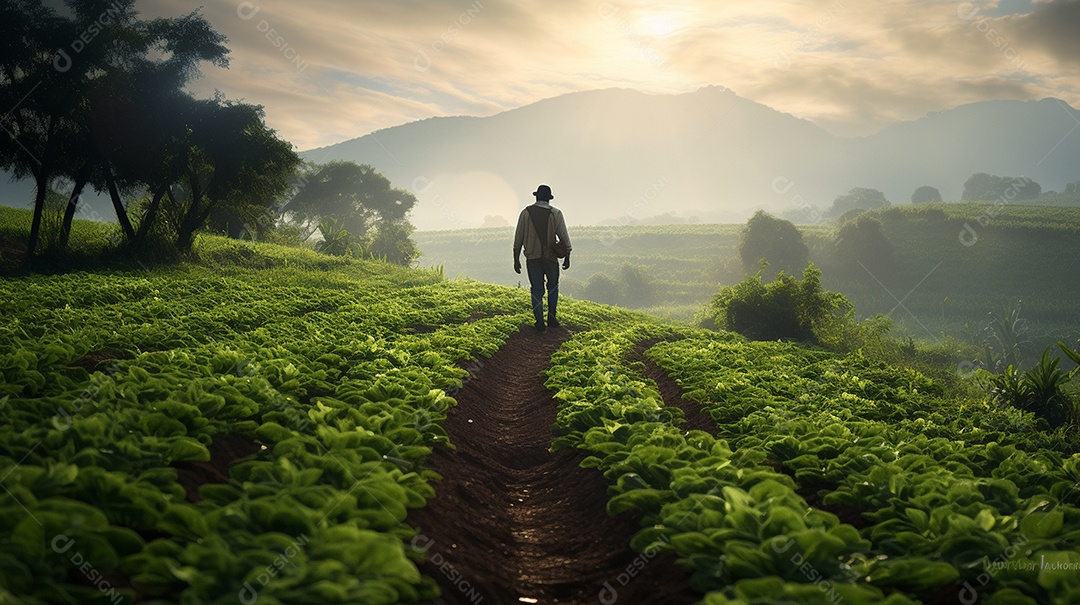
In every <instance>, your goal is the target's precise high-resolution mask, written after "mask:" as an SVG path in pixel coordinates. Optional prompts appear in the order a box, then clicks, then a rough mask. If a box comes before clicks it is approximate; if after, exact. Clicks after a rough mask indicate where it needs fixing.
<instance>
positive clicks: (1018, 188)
mask: <svg viewBox="0 0 1080 605" xmlns="http://www.w3.org/2000/svg"><path fill="white" fill-rule="evenodd" d="M1040 194H1042V185H1040V184H1038V183H1036V182H1035V181H1033V180H1031V179H1030V178H1028V177H1026V176H1018V177H1011V176H995V175H993V174H987V173H985V172H976V173H975V174H973V175H971V176H970V177H968V179H967V180H966V181H964V192H963V193H962V194H961V196H960V199H962V200H963V201H965V202H978V201H1012V200H1033V199H1035V198H1037V197H1039V195H1040Z"/></svg>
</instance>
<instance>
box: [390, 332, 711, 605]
mask: <svg viewBox="0 0 1080 605" xmlns="http://www.w3.org/2000/svg"><path fill="white" fill-rule="evenodd" d="M568 337H569V333H567V332H566V331H564V330H556V331H552V332H548V333H547V334H537V333H535V332H533V331H532V330H526V331H523V332H521V333H519V334H515V335H513V336H512V337H511V338H510V339H509V341H508V342H507V343H506V345H505V346H503V348H502V349H500V350H499V351H498V352H497V353H496V354H495V355H494V356H493V357H492V358H491V359H490V360H485V361H484V362H483V365H482V366H481V367H480V368H479V369H478V370H476V371H475V372H473V375H472V376H471V378H470V379H469V380H468V382H466V384H465V386H464V387H463V388H462V389H461V390H460V391H458V392H457V393H456V394H455V398H456V399H457V401H458V405H457V407H456V408H454V409H452V410H451V412H450V414H449V417H448V418H447V421H446V424H445V426H446V430H447V432H448V433H449V435H450V440H451V442H453V443H454V444H455V445H456V446H457V449H456V451H449V450H447V449H445V448H439V449H437V450H436V451H435V453H434V455H433V456H432V458H431V460H430V461H429V466H430V468H432V469H433V470H435V471H437V472H439V473H440V474H441V475H442V476H443V480H442V481H441V482H440V483H438V484H436V491H437V493H438V495H437V496H436V497H435V498H434V499H433V500H432V501H430V502H429V503H428V506H427V507H426V508H424V509H420V510H417V511H414V512H413V514H412V515H411V516H410V518H409V522H410V523H411V524H412V525H413V526H415V527H418V528H419V530H420V536H418V537H417V538H416V539H415V540H413V546H414V547H416V548H420V549H423V550H425V551H426V552H427V562H426V563H425V564H424V566H423V568H422V569H423V571H424V572H425V573H426V574H427V575H429V576H431V577H433V578H435V580H436V581H437V582H438V583H439V585H440V587H441V588H442V592H443V597H442V598H441V599H440V600H439V603H445V604H453V605H456V604H459V603H491V604H493V605H512V604H516V603H541V604H550V603H568V604H585V603H589V604H597V603H599V604H602V605H611V604H612V603H615V602H616V601H618V602H619V603H626V604H660V605H668V604H670V605H675V604H683V603H694V602H696V601H697V600H699V599H700V595H698V594H697V593H694V592H693V591H690V590H689V588H688V580H687V576H686V574H684V573H683V572H682V571H681V570H680V569H679V568H678V567H676V566H675V564H674V561H673V559H671V558H669V557H667V556H648V555H645V554H641V553H637V552H634V551H633V550H631V549H630V547H629V542H630V538H631V536H632V535H633V534H634V533H635V532H636V531H637V530H638V521H637V519H636V518H633V517H632V515H629V514H624V515H620V516H619V517H618V518H612V517H610V516H608V514H607V512H606V508H605V507H606V504H607V495H606V487H607V484H608V482H607V479H605V478H604V476H603V475H602V474H600V473H599V472H598V471H596V470H592V469H583V468H581V467H579V466H578V464H579V462H580V461H581V459H582V455H581V454H580V453H578V452H575V451H566V450H563V451H560V452H557V453H555V454H552V453H549V452H548V447H549V446H550V444H551V427H552V425H553V424H554V422H555V407H556V404H555V401H554V400H553V399H552V397H551V393H550V392H549V391H548V390H547V389H545V388H544V386H543V383H544V377H543V375H542V374H541V372H542V371H543V370H544V369H546V368H547V367H549V365H550V358H551V354H552V353H554V352H555V350H556V349H557V348H558V347H559V345H560V344H562V342H563V341H565V340H566V339H567V338H568Z"/></svg>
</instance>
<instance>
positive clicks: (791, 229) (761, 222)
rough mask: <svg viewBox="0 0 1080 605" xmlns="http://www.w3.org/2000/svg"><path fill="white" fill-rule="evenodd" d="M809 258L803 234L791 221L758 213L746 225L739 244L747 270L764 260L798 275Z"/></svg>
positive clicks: (761, 211)
mask: <svg viewBox="0 0 1080 605" xmlns="http://www.w3.org/2000/svg"><path fill="white" fill-rule="evenodd" d="M809 256H810V251H809V250H808V249H807V247H806V243H805V242H803V236H802V232H800V231H799V229H798V228H796V227H795V225H793V224H792V223H791V222H790V221H785V220H782V219H778V218H776V217H774V216H772V215H771V214H768V213H767V212H765V211H763V210H758V211H757V212H755V213H754V216H752V217H750V220H748V221H747V222H746V228H745V229H743V233H742V240H741V241H740V242H739V257H740V258H741V259H742V263H743V267H745V268H747V269H753V268H754V267H756V266H757V265H758V263H759V262H761V260H762V259H764V260H765V261H766V262H768V263H769V265H770V267H771V268H772V269H774V270H776V271H786V272H787V273H798V272H799V271H801V270H802V268H803V267H805V266H806V260H807V258H809Z"/></svg>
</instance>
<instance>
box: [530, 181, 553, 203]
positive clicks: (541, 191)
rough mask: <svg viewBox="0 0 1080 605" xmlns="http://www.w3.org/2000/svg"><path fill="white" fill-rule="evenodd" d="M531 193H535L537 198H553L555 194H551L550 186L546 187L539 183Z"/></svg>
mask: <svg viewBox="0 0 1080 605" xmlns="http://www.w3.org/2000/svg"><path fill="white" fill-rule="evenodd" d="M533 195H535V196H536V199H538V200H553V199H555V196H554V195H551V187H548V186H547V185H540V186H539V187H537V188H536V191H533Z"/></svg>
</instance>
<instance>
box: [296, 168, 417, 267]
mask: <svg viewBox="0 0 1080 605" xmlns="http://www.w3.org/2000/svg"><path fill="white" fill-rule="evenodd" d="M300 182H301V185H300V187H299V188H298V190H297V191H296V192H295V194H294V195H293V197H292V199H291V200H290V201H289V202H288V203H287V204H286V205H285V207H284V208H283V213H284V215H286V216H287V217H288V218H289V219H290V220H291V221H293V222H296V223H299V224H301V225H307V224H311V223H318V222H319V221H321V220H322V219H323V218H324V217H327V216H332V217H335V218H336V219H337V220H338V221H339V222H340V224H341V227H342V228H343V229H346V230H347V231H349V232H350V233H352V234H353V235H354V236H356V237H358V238H360V241H361V242H362V244H363V248H364V249H365V250H366V251H368V253H369V254H371V255H373V256H377V257H384V258H386V259H387V260H390V261H392V262H396V263H400V264H409V263H410V262H412V260H413V259H415V258H416V257H417V256H418V252H417V250H416V246H415V245H414V244H413V243H412V241H411V240H410V239H409V237H410V235H411V234H412V225H411V224H410V223H409V222H408V220H407V219H406V215H407V213H408V212H409V210H411V209H412V207H413V205H415V204H416V196H414V195H413V194H412V193H410V192H408V191H406V190H404V189H398V188H395V187H394V186H393V185H392V184H391V183H390V180H389V179H387V178H386V177H384V176H383V175H381V174H379V173H378V172H376V170H375V169H374V168H372V167H371V166H368V165H366V164H356V163H355V162H331V163H329V164H325V165H322V166H308V167H307V169H306V171H305V174H304V175H303V176H302V178H301V179H300ZM323 235H324V236H325V235H326V234H325V233H324V234H323Z"/></svg>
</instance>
